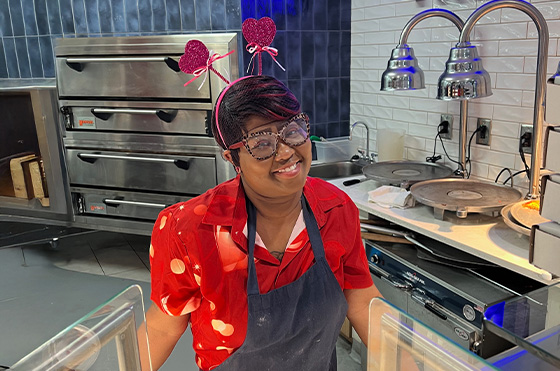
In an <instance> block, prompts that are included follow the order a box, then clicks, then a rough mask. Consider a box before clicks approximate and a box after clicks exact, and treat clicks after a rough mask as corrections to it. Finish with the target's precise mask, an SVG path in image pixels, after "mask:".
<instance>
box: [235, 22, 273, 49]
mask: <svg viewBox="0 0 560 371" xmlns="http://www.w3.org/2000/svg"><path fill="white" fill-rule="evenodd" d="M241 30H242V31H243V36H245V40H247V42H248V43H249V44H251V43H255V44H257V45H259V46H269V45H270V44H272V40H274V36H276V24H275V23H274V21H273V20H272V19H270V18H269V17H263V18H261V19H259V20H258V21H257V20H256V19H255V18H247V19H246V20H245V21H244V22H243V26H242V27H241Z"/></svg>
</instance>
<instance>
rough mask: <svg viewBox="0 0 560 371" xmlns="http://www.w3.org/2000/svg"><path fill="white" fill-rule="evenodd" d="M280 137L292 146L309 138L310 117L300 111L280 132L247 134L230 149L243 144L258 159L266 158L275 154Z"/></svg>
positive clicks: (300, 143) (298, 144)
mask: <svg viewBox="0 0 560 371" xmlns="http://www.w3.org/2000/svg"><path fill="white" fill-rule="evenodd" d="M278 138H280V139H282V142H284V143H286V144H287V145H289V146H290V147H297V146H300V145H302V144H303V143H305V141H306V140H307V138H309V117H307V115H306V114H305V113H300V114H298V115H296V116H294V117H292V118H291V119H289V120H288V121H287V122H286V123H285V124H284V125H282V128H281V129H280V130H279V131H278V133H273V132H271V131H259V132H256V133H251V134H248V135H245V136H244V137H243V139H242V140H241V141H240V142H237V143H234V144H232V145H231V146H229V147H228V149H238V148H241V147H242V146H245V148H247V151H248V152H249V153H250V154H251V156H253V157H254V158H255V159H257V160H266V159H267V158H270V157H272V156H274V154H275V153H276V149H277V148H278Z"/></svg>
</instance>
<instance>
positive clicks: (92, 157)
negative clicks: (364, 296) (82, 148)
mask: <svg viewBox="0 0 560 371" xmlns="http://www.w3.org/2000/svg"><path fill="white" fill-rule="evenodd" d="M78 158H79V159H80V160H82V161H86V162H89V163H94V162H95V161H97V160H98V159H102V158H104V159H109V160H126V161H145V162H163V163H172V164H174V165H175V166H177V167H178V168H179V169H183V170H189V162H188V161H185V160H178V159H172V158H150V157H136V156H115V155H102V154H97V153H78Z"/></svg>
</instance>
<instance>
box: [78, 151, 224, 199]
mask: <svg viewBox="0 0 560 371" xmlns="http://www.w3.org/2000/svg"><path fill="white" fill-rule="evenodd" d="M67 161H68V173H69V176H70V184H71V186H74V185H86V186H100V187H105V188H122V189H130V190H140V191H152V192H169V193H175V194H201V193H204V192H205V191H207V190H208V189H210V188H212V187H214V186H215V185H216V184H217V183H216V164H215V158H214V157H202V156H179V155H177V156H173V155H168V154H146V153H127V152H110V151H103V152H101V151H91V150H83V149H67Z"/></svg>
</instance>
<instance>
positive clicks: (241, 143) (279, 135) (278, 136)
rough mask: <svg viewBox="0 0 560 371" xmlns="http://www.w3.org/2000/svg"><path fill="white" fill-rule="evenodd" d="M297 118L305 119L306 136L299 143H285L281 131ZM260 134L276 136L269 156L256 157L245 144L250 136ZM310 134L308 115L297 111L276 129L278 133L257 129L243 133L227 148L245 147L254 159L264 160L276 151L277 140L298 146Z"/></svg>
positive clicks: (291, 145)
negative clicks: (237, 140)
mask: <svg viewBox="0 0 560 371" xmlns="http://www.w3.org/2000/svg"><path fill="white" fill-rule="evenodd" d="M298 119H304V120H305V124H306V130H307V138H305V140H304V141H303V142H301V143H298V144H289V143H286V141H284V139H283V138H282V136H283V133H284V129H286V127H288V125H289V124H290V123H291V122H293V121H295V120H298ZM261 134H271V135H274V136H275V137H276V148H275V149H274V151H272V153H271V154H270V155H269V156H266V157H257V156H255V154H253V152H252V151H251V148H250V147H249V145H248V144H247V141H248V140H249V138H252V137H256V136H258V135H261ZM309 136H310V132H309V116H307V114H306V113H304V112H302V113H298V114H297V115H295V116H293V117H292V118H290V119H288V120H286V122H285V123H284V125H282V128H281V129H280V130H279V131H278V133H273V132H271V131H259V132H256V133H251V134H249V135H244V136H243V138H242V139H241V140H240V141H239V142H236V143H234V144H232V145H231V146H229V147H228V148H227V149H229V150H232V149H239V148H241V147H243V146H244V147H245V148H246V149H247V152H249V154H250V155H251V156H252V157H253V158H254V159H256V160H266V159H269V158H271V157H272V156H274V155H275V154H276V152H277V151H278V141H279V140H282V142H284V143H285V144H286V145H288V146H290V147H299V146H301V145H302V144H304V143H305V142H307V140H308V139H309Z"/></svg>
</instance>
